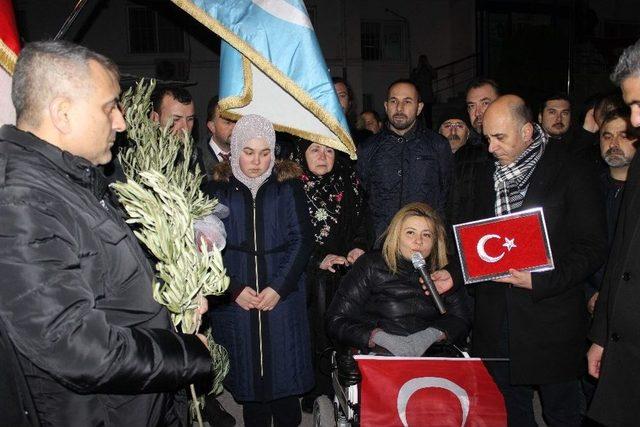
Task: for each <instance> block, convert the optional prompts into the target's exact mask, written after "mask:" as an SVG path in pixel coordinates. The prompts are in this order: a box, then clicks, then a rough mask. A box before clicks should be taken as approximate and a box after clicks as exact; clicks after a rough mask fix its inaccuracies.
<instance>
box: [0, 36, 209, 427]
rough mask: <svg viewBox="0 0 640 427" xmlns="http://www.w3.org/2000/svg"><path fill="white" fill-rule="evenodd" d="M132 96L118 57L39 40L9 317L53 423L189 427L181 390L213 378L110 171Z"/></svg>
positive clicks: (13, 190)
mask: <svg viewBox="0 0 640 427" xmlns="http://www.w3.org/2000/svg"><path fill="white" fill-rule="evenodd" d="M119 94H120V87H119V84H118V70H117V67H116V66H115V64H113V62H111V61H110V60H109V59H108V58H105V57H104V56H102V55H99V54H96V53H94V52H91V51H90V50H88V49H86V48H84V47H81V46H77V45H74V44H72V43H68V42H63V41H55V42H52V41H47V42H37V43H32V44H28V45H27V46H26V47H25V48H24V49H23V50H22V52H21V54H20V57H19V58H18V61H17V64H16V68H15V73H14V76H13V88H12V99H13V103H14V105H15V107H16V113H17V127H14V126H3V127H2V128H1V129H0V165H1V167H0V183H1V184H0V228H1V229H2V233H1V236H0V318H1V321H2V324H3V326H4V328H3V329H5V330H4V331H3V335H4V333H5V332H6V336H7V337H8V338H9V341H10V342H11V343H12V345H13V346H14V348H15V350H16V353H17V355H18V361H19V363H20V365H21V367H22V370H23V372H24V378H25V379H26V384H27V386H28V389H29V390H30V392H31V395H32V398H33V403H34V406H35V410H36V413H37V417H38V419H39V420H40V422H41V423H42V424H44V425H48V426H64V427H68V426H89V425H109V426H140V427H143V426H150V425H181V424H183V421H185V420H184V418H185V417H184V415H186V412H185V411H180V408H179V405H177V402H176V399H175V392H176V391H178V390H180V389H181V388H183V387H185V386H187V385H188V384H190V383H193V382H199V381H201V380H205V381H208V380H210V376H211V357H210V355H209V352H208V350H207V348H206V347H205V345H204V344H203V343H204V342H206V338H205V337H204V336H195V335H189V336H186V335H182V334H178V333H176V332H174V331H173V330H172V326H171V322H170V319H169V314H168V312H167V310H166V309H165V308H163V307H162V306H161V305H160V304H158V303H157V302H156V301H155V300H154V298H153V292H152V282H153V280H154V276H153V270H152V268H151V266H150V265H149V263H148V261H147V259H146V257H145V254H144V252H143V251H142V249H141V248H140V246H139V244H138V242H137V240H136V238H135V236H134V235H133V233H132V232H131V230H130V229H129V227H128V226H127V224H126V223H125V222H124V220H123V218H121V216H120V214H119V210H118V209H117V207H116V206H115V203H114V199H113V197H112V194H111V193H110V191H109V188H108V187H107V185H106V180H105V178H104V176H103V175H102V174H101V172H100V171H99V170H98V167H97V166H98V165H102V164H105V163H107V162H109V160H111V156H112V155H111V151H110V148H111V146H112V145H113V143H114V141H115V135H116V132H120V131H123V130H124V129H125V128H126V124H125V122H124V118H123V116H122V113H121V112H120V110H119V108H118V96H119ZM2 351H9V349H7V347H6V346H3V348H2ZM7 357H9V358H10V355H6V354H5V355H3V357H2V359H7ZM18 383H19V382H18ZM23 389H24V388H23ZM0 391H1V390H0ZM16 398H17V396H0V400H2V401H3V402H4V401H5V399H16ZM22 400H23V402H24V399H22ZM0 424H2V422H0Z"/></svg>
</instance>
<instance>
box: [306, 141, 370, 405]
mask: <svg viewBox="0 0 640 427" xmlns="http://www.w3.org/2000/svg"><path fill="white" fill-rule="evenodd" d="M294 160H296V161H297V162H298V163H299V164H300V166H301V167H302V170H303V173H302V175H301V176H300V180H301V181H302V183H303V187H304V192H305V194H306V196H307V197H306V201H307V209H308V212H309V217H310V218H311V223H312V226H313V234H314V239H313V248H312V255H311V258H310V260H309V264H308V266H307V296H308V298H307V301H308V308H309V323H310V326H311V336H312V347H313V361H314V370H315V376H316V387H315V388H314V390H312V391H311V392H310V393H308V394H307V395H306V396H305V397H304V398H303V400H302V409H303V410H305V411H307V412H311V410H312V409H313V401H314V400H315V398H316V397H317V396H319V395H321V394H329V395H330V394H332V387H331V381H330V378H329V376H328V373H329V363H328V362H329V352H328V351H327V350H328V349H329V348H330V344H329V340H328V338H327V335H326V333H325V328H324V312H325V309H326V307H328V305H329V303H330V302H331V298H332V297H333V294H334V293H335V290H336V288H337V285H338V282H339V279H340V276H341V275H340V270H341V268H340V267H341V266H348V265H350V264H351V263H352V262H354V261H355V259H356V258H357V257H358V256H359V255H360V254H362V252H363V249H365V248H366V245H365V239H364V238H360V236H361V235H363V229H361V228H359V226H360V224H361V220H360V207H361V205H362V198H361V193H360V187H359V183H358V180H357V178H356V174H355V171H354V170H353V168H352V167H351V166H350V164H349V161H348V160H347V159H346V158H341V157H340V156H339V155H338V154H337V153H336V152H335V150H334V149H333V148H330V147H327V146H324V145H320V144H318V143H312V142H309V141H299V143H298V144H297V146H296V153H295V156H294Z"/></svg>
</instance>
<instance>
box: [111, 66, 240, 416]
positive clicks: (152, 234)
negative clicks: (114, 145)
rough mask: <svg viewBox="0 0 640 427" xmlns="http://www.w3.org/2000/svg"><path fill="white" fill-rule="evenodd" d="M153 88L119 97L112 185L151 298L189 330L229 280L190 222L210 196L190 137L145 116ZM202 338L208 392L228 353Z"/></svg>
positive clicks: (141, 86) (218, 384)
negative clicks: (149, 278)
mask: <svg viewBox="0 0 640 427" xmlns="http://www.w3.org/2000/svg"><path fill="white" fill-rule="evenodd" d="M154 87H155V82H154V81H153V80H151V81H150V82H145V81H144V79H143V80H141V81H139V82H138V84H137V85H136V87H135V90H134V88H131V89H129V90H128V91H127V92H126V93H125V94H124V95H123V96H122V101H121V102H122V108H123V111H124V114H125V120H126V122H127V136H128V139H129V142H130V143H129V146H128V147H126V148H125V149H124V150H122V151H121V153H120V155H119V160H120V162H121V164H122V167H123V170H124V173H125V175H126V176H127V182H118V183H115V184H112V187H113V189H114V190H115V192H116V194H117V195H118V198H119V200H120V202H121V203H122V205H123V206H124V208H125V210H126V212H127V214H128V216H129V218H128V219H127V222H128V223H129V224H132V225H133V228H134V233H135V235H136V237H137V238H138V239H139V240H140V241H141V242H142V243H143V244H144V245H145V246H146V248H147V249H148V250H149V251H150V252H151V254H153V256H154V257H155V258H156V260H157V262H156V272H157V273H156V279H157V280H156V281H155V282H154V283H153V296H154V298H155V299H156V301H158V302H159V303H160V304H162V305H164V306H165V307H166V308H167V309H168V311H169V312H170V315H171V320H172V322H173V326H174V327H175V329H176V330H181V331H182V332H183V333H187V334H194V333H196V332H197V330H198V328H199V326H200V324H199V319H200V316H198V314H197V309H198V307H199V305H200V302H201V301H202V298H203V297H205V296H207V295H221V294H222V293H223V292H224V291H225V290H226V289H227V288H228V286H229V277H228V276H227V275H226V270H225V268H224V266H223V264H222V256H221V254H220V251H219V250H218V249H217V248H214V249H213V250H211V251H209V250H208V249H207V243H206V242H205V241H204V239H203V240H202V241H200V242H197V243H196V241H195V233H194V221H195V220H197V219H199V218H202V217H205V216H207V215H209V214H211V213H212V211H213V209H214V207H215V206H216V205H217V203H218V201H217V200H211V199H209V198H208V197H207V196H206V195H204V194H203V193H202V191H200V188H199V184H200V182H201V181H202V175H201V174H200V170H199V167H198V166H197V165H196V166H195V167H190V160H191V156H192V151H193V149H192V146H193V142H192V140H191V138H190V137H189V136H188V135H187V134H186V132H182V134H181V135H174V134H172V133H171V132H170V129H169V126H166V127H160V126H159V125H158V124H157V123H155V122H153V121H152V120H151V119H150V118H149V113H150V111H151V100H150V99H151V93H152V92H153V89H154ZM208 338H209V351H210V353H211V356H212V359H213V368H214V372H215V376H216V378H215V381H214V387H213V392H214V393H218V392H219V391H221V390H222V380H223V379H224V377H225V376H226V374H227V372H228V371H229V357H228V353H227V351H226V350H225V349H224V348H223V347H222V346H220V345H219V344H216V343H215V342H214V341H213V339H212V337H211V335H210V334H209V337H208ZM192 394H194V392H193V390H192ZM198 419H199V421H201V420H200V415H199V413H198Z"/></svg>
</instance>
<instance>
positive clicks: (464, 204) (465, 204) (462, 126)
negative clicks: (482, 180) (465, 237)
mask: <svg viewBox="0 0 640 427" xmlns="http://www.w3.org/2000/svg"><path fill="white" fill-rule="evenodd" d="M465 120H466V114H465V113H464V111H458V110H452V111H446V112H445V113H444V114H443V115H442V120H441V122H442V124H441V125H440V129H439V133H440V135H442V136H444V137H445V138H447V140H448V141H449V146H450V147H451V151H452V152H453V164H454V168H455V173H454V178H453V185H452V186H451V190H450V192H449V202H448V203H447V219H448V220H449V222H450V223H451V224H459V223H462V222H466V221H467V220H469V219H470V216H471V213H472V210H473V206H474V205H475V197H474V196H475V192H474V191H473V189H474V186H473V182H474V181H475V174H476V169H477V167H478V165H481V164H482V163H483V162H485V161H486V160H487V158H488V156H487V151H486V150H485V149H484V148H483V147H482V146H480V145H478V144H472V143H471V142H469V135H470V133H471V130H470V129H469V126H468V125H467V123H466V121H465Z"/></svg>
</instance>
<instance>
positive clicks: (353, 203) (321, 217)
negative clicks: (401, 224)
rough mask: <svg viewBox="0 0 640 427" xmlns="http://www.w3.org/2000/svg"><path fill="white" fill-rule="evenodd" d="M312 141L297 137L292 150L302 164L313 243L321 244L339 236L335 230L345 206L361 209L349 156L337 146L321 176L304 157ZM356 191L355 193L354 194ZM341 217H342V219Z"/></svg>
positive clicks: (356, 183)
mask: <svg viewBox="0 0 640 427" xmlns="http://www.w3.org/2000/svg"><path fill="white" fill-rule="evenodd" d="M311 144H313V143H312V142H310V141H307V140H299V141H298V142H297V144H296V150H295V152H294V153H293V160H295V161H296V162H298V164H299V165H300V166H301V167H302V170H303V174H302V176H301V177H300V179H301V180H302V183H303V186H304V191H305V194H306V196H307V207H308V210H309V217H310V218H311V223H312V225H313V232H314V238H315V244H316V245H320V246H323V245H325V244H327V242H328V241H330V240H332V239H334V238H336V237H339V236H336V235H335V233H338V231H337V230H340V228H341V227H340V224H339V221H341V218H342V217H343V215H344V214H345V213H344V211H345V210H346V209H347V205H349V207H348V209H349V210H351V209H355V212H359V211H360V197H359V185H358V180H357V178H356V173H355V170H354V168H352V167H351V166H350V165H349V160H348V158H346V157H345V156H343V155H342V153H340V152H338V151H337V150H336V157H335V162H334V164H333V169H332V170H331V171H330V172H327V173H326V174H324V175H322V176H317V175H315V174H314V173H313V172H311V170H309V165H308V164H307V160H306V157H305V153H306V151H307V149H308V148H309V147H310V146H311ZM352 193H355V197H353V194H352ZM342 221H344V219H342Z"/></svg>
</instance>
